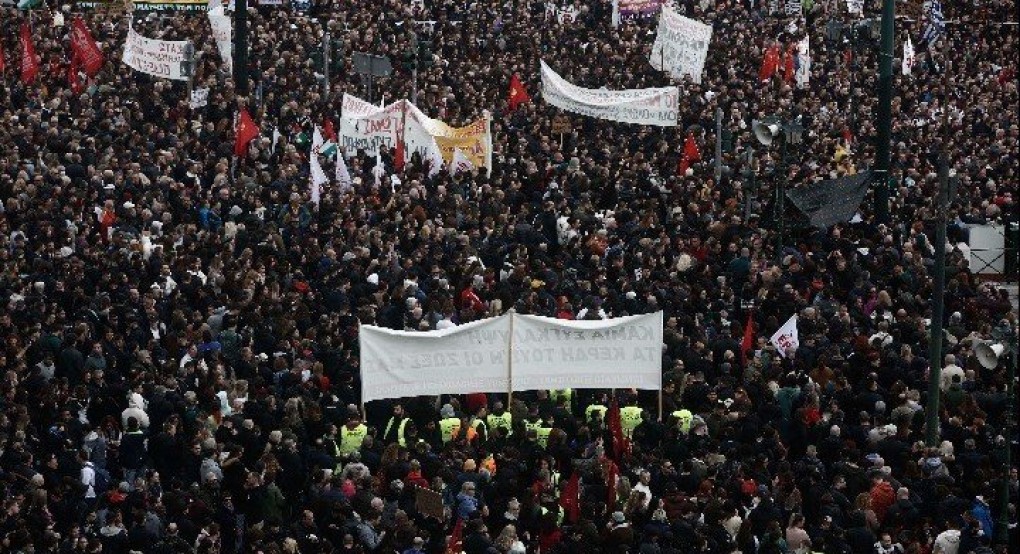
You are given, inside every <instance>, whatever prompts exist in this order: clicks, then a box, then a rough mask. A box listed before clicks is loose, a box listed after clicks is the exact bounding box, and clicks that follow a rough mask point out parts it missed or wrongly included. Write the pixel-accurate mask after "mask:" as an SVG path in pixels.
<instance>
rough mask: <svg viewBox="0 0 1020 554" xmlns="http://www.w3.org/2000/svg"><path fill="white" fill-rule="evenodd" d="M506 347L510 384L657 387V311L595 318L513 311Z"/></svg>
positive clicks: (659, 368)
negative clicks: (509, 357)
mask: <svg viewBox="0 0 1020 554" xmlns="http://www.w3.org/2000/svg"><path fill="white" fill-rule="evenodd" d="M512 349H513V351H512V354H513V363H512V367H511V371H512V381H513V387H514V390H534V389H565V388H579V389H585V388H587V389H590V388H606V389H608V388H631V387H633V388H638V389H653V390H658V389H659V388H660V386H661V384H662V312H656V313H653V314H646V315H635V316H627V317H620V318H615V319H607V320H595V321H587V320H583V321H567V320H562V319H554V318H548V317H540V316H533V315H516V314H515V315H514V321H513V342H512ZM624 369H625V370H624Z"/></svg>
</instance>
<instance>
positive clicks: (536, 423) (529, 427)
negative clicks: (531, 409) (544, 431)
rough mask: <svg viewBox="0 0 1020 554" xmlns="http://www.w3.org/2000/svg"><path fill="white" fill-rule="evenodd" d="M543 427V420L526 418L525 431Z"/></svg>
mask: <svg viewBox="0 0 1020 554" xmlns="http://www.w3.org/2000/svg"><path fill="white" fill-rule="evenodd" d="M541 428H542V420H541V419H539V420H537V421H531V420H530V419H525V420H524V432H525V433H527V432H529V431H531V430H532V429H534V430H535V431H536V432H537V431H538V430H539V429H541Z"/></svg>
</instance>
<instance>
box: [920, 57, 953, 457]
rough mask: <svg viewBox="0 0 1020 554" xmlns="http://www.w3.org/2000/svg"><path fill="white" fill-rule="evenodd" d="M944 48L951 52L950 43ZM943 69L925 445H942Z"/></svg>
mask: <svg viewBox="0 0 1020 554" xmlns="http://www.w3.org/2000/svg"><path fill="white" fill-rule="evenodd" d="M944 44H945V46H944V47H943V49H944V50H948V48H949V41H948V40H946V42H945V43H944ZM943 63H944V67H943V68H942V134H943V136H942V147H941V148H940V149H939V192H938V196H937V198H936V200H935V244H934V245H933V246H934V247H935V268H934V271H935V291H934V293H933V298H932V309H931V329H930V333H931V334H930V335H929V343H928V365H929V367H930V369H929V370H928V401H927V403H926V404H927V405H926V406H925V413H926V415H927V421H926V422H925V434H924V442H925V444H926V445H927V446H938V445H939V395H941V394H942V389H941V387H940V383H941V381H942V341H943V340H944V339H943V335H944V332H943V327H942V326H943V320H944V319H945V318H944V315H945V300H946V298H945V296H946V218H947V217H948V215H949V214H948V213H947V212H948V211H949V156H950V152H949V136H950V129H949V90H950V89H949V57H948V56H946V57H945V59H944V60H943Z"/></svg>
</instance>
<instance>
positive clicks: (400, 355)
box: [359, 315, 511, 402]
mask: <svg viewBox="0 0 1020 554" xmlns="http://www.w3.org/2000/svg"><path fill="white" fill-rule="evenodd" d="M510 317H511V316H510V315H504V316H501V317H494V318H491V319H486V320H482V321H476V322H472V323H467V324H464V325H461V326H459V327H452V328H449V329H442V330H438V331H428V332H421V333H416V332H408V331H394V330H392V329H384V328H381V327H374V326H371V325H362V326H361V331H360V333H359V345H360V351H361V382H362V392H361V397H362V400H363V401H365V402H368V401H370V400H379V399H383V398H401V397H405V396H420V395H438V394H468V393H473V392H506V391H507V390H509V388H510V357H509V355H508V348H509V341H510V324H511V323H510Z"/></svg>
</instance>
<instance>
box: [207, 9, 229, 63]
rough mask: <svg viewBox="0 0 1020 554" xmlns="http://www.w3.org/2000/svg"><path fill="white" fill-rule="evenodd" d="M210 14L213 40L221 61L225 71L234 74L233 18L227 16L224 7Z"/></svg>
mask: <svg viewBox="0 0 1020 554" xmlns="http://www.w3.org/2000/svg"><path fill="white" fill-rule="evenodd" d="M208 14H209V26H210V27H212V35H213V39H215V40H216V47H217V48H218V49H219V51H220V59H221V60H223V69H224V70H226V72H227V73H233V71H234V48H233V43H232V42H231V34H232V30H231V18H230V16H229V15H227V14H226V12H225V11H224V9H223V6H219V7H216V8H213V9H211V10H209V12H208Z"/></svg>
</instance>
